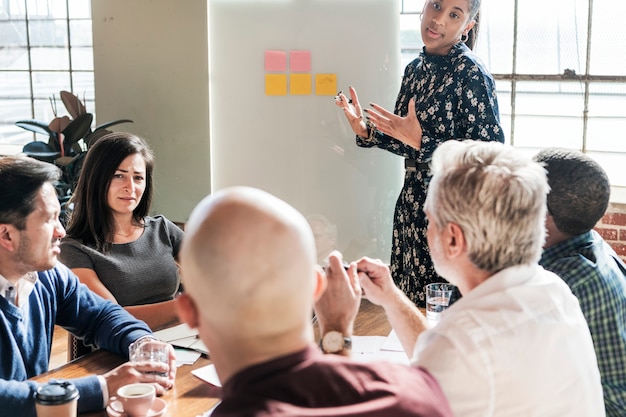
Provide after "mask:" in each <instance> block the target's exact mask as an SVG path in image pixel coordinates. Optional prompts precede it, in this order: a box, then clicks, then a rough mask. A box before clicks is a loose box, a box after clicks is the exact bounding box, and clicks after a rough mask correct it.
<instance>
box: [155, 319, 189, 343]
mask: <svg viewBox="0 0 626 417" xmlns="http://www.w3.org/2000/svg"><path fill="white" fill-rule="evenodd" d="M197 335H198V330H197V329H192V328H191V327H189V326H187V325H186V324H185V323H182V324H179V325H177V326H173V327H169V328H167V329H163V330H159V331H156V332H154V337H156V338H157V339H159V340H161V341H163V342H172V341H174V340H180V339H186V338H189V337H195V336H197Z"/></svg>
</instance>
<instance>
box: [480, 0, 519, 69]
mask: <svg viewBox="0 0 626 417" xmlns="http://www.w3.org/2000/svg"><path fill="white" fill-rule="evenodd" d="M513 6H514V4H513V0H484V1H483V2H482V6H481V11H480V13H481V16H480V24H479V30H478V38H477V39H476V45H475V46H474V51H475V52H476V54H477V55H478V57H479V58H480V59H481V60H482V61H483V62H484V63H485V65H486V66H487V68H488V69H489V71H491V72H492V73H498V74H508V73H511V72H512V68H513V59H512V57H513V21H514V18H515V13H514V10H513Z"/></svg>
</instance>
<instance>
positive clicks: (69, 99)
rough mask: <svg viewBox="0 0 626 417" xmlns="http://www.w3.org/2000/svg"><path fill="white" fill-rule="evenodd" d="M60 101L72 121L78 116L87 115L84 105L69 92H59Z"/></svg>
mask: <svg viewBox="0 0 626 417" xmlns="http://www.w3.org/2000/svg"><path fill="white" fill-rule="evenodd" d="M61 101H62V102H63V104H64V105H65V108H66V109H67V112H68V113H69V114H70V115H71V116H72V118H73V119H77V118H78V116H80V115H83V114H85V113H87V109H86V108H85V105H84V104H83V103H82V102H81V101H80V99H79V98H78V96H76V95H74V94H72V93H70V92H69V91H61Z"/></svg>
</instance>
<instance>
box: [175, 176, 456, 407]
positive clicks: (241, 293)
mask: <svg viewBox="0 0 626 417" xmlns="http://www.w3.org/2000/svg"><path fill="white" fill-rule="evenodd" d="M181 266H182V271H184V284H185V293H184V294H183V295H181V296H180V297H179V298H178V301H177V309H178V313H179V315H180V317H181V319H182V320H184V321H185V322H186V323H187V324H189V325H190V326H191V327H193V328H198V330H199V333H200V337H201V338H202V340H203V341H204V342H205V343H206V345H207V347H208V348H209V350H210V352H211V359H212V360H213V362H214V363H215V368H216V370H217V373H218V375H219V377H220V380H221V381H222V383H223V389H222V402H221V404H220V405H219V406H218V407H217V408H216V409H215V410H214V412H213V416H214V417H225V416H238V417H241V416H269V415H271V416H274V417H275V416H351V417H357V416H372V417H373V416H386V417H390V416H393V417H402V416H423V417H425V416H428V417H448V416H452V413H451V411H450V408H449V406H448V403H447V401H446V399H445V397H444V395H443V393H442V391H441V389H440V388H439V384H438V383H437V381H435V380H434V378H433V377H432V376H431V375H430V374H428V373H427V372H426V371H425V370H423V369H420V368H415V367H410V366H405V365H400V364H394V363H388V362H382V361H381V362H371V363H363V362H356V361H352V360H351V359H350V358H349V357H346V356H349V351H350V337H351V336H352V328H353V324H354V318H355V317H356V313H357V311H358V308H359V304H360V297H361V288H360V287H359V283H358V280H357V279H356V278H354V277H356V271H349V273H348V274H346V273H345V271H344V269H343V266H342V264H341V259H340V255H339V254H338V253H336V252H335V253H334V254H332V255H331V256H330V265H329V267H328V268H327V270H326V272H324V271H321V270H320V269H319V268H316V253H315V241H314V238H313V234H312V232H311V229H310V227H309V225H308V223H307V221H306V219H305V218H304V217H303V216H302V215H301V214H300V213H298V212H297V211H296V210H295V209H294V208H293V207H291V206H290V205H288V204H287V203H285V202H284V201H281V200H280V199H278V198H276V197H274V196H272V195H270V194H268V193H266V192H264V191H261V190H258V189H254V188H249V187H233V188H227V189H224V190H222V191H219V192H216V193H214V194H213V195H211V196H209V197H207V198H205V199H204V200H203V201H202V202H200V204H198V206H197V207H196V209H195V210H194V212H193V213H192V215H191V218H190V219H189V222H188V223H187V227H186V236H185V238H184V241H183V247H182V251H181ZM350 268H356V266H354V265H352V266H351V267H350ZM350 277H353V278H350ZM342 280H343V281H342ZM346 280H348V281H349V284H350V285H345V281H346ZM327 286H334V288H333V302H332V303H331V302H329V301H328V300H327V299H326V298H325V297H324V290H325V289H326V287H327ZM337 300H339V301H341V304H342V306H341V308H340V309H337V308H336V304H335V303H336V302H337ZM314 302H315V310H316V313H317V315H318V320H319V325H320V331H321V334H322V335H323V336H324V337H323V339H322V340H323V343H322V345H323V346H322V349H320V348H319V347H318V346H317V345H316V344H315V341H314V336H313V326H312V324H311V311H312V309H313V306H314ZM346 306H349V308H346ZM324 351H326V352H331V353H336V354H325V352H324Z"/></svg>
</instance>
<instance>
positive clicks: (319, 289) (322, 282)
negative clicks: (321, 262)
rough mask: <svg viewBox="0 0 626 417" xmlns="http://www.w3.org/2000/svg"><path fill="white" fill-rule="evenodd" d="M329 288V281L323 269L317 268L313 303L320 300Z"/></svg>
mask: <svg viewBox="0 0 626 417" xmlns="http://www.w3.org/2000/svg"><path fill="white" fill-rule="evenodd" d="M327 286H328V281H327V279H326V274H325V273H324V271H322V268H320V267H316V268H315V288H314V290H313V301H317V300H319V298H320V297H321V296H322V294H324V291H326V287H327Z"/></svg>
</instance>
